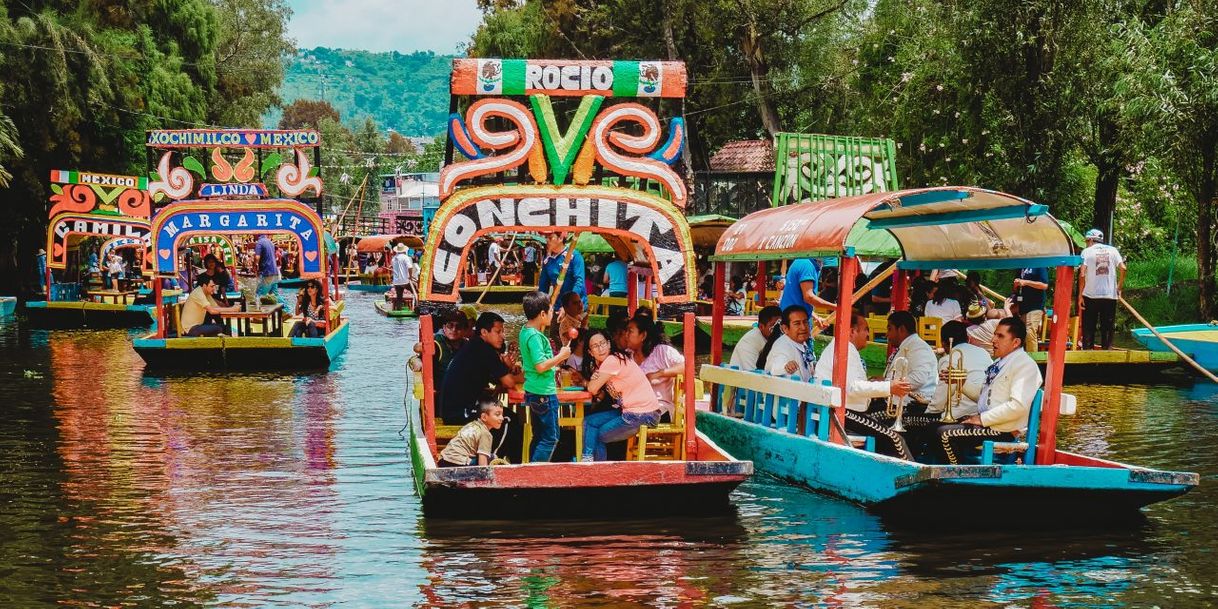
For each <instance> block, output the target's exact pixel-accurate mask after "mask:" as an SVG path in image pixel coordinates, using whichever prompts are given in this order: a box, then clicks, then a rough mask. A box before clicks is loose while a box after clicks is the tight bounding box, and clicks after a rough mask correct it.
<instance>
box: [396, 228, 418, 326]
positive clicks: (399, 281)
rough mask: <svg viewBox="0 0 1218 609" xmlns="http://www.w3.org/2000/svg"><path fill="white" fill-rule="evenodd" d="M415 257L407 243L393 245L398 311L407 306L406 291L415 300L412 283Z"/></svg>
mask: <svg viewBox="0 0 1218 609" xmlns="http://www.w3.org/2000/svg"><path fill="white" fill-rule="evenodd" d="M413 267H414V259H412V258H411V257H410V248H408V247H406V244H405V243H399V244H397V245H395V246H393V309H394V310H395V311H396V310H398V309H402V308H404V307H405V306H406V292H410V298H411V301H412V302H413V301H414V298H415V294H414V286H412V285H411V283H410V277H411V275H412V274H413Z"/></svg>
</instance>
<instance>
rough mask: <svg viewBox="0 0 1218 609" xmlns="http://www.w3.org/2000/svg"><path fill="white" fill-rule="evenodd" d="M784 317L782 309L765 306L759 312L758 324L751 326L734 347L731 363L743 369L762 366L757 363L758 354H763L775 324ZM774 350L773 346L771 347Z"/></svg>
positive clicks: (754, 368)
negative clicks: (762, 351)
mask: <svg viewBox="0 0 1218 609" xmlns="http://www.w3.org/2000/svg"><path fill="white" fill-rule="evenodd" d="M781 319H782V309H780V308H778V307H775V306H773V305H771V306H768V307H765V308H764V309H762V310H761V311H760V312H758V313H757V325H756V326H754V327H753V328H751V329H750V330H749V331H748V332H745V333H744V336H741V337H740V340H739V341H737V342H736V348H734V349H732V359H731V361H730V362H728V363H729V364H731V365H732V366H735V367H737V368H740V369H741V370H756V369H757V368H759V367H760V366H758V365H757V356H759V355H761V350H762V349H763V348H765V345H766V342H767V341H769V340H770V335H771V334H773V333H774V332H775V331H776V330H775V326H777V325H778V322H779V321H781ZM771 350H773V347H771Z"/></svg>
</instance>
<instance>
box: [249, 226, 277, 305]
mask: <svg viewBox="0 0 1218 609" xmlns="http://www.w3.org/2000/svg"><path fill="white" fill-rule="evenodd" d="M254 262H255V264H256V265H257V267H258V291H257V292H256V296H257V297H258V298H262V297H263V296H268V295H269V296H271V297H272V298H273V299H274V301H275V302H279V279H280V277H279V265H278V264H277V263H276V262H275V244H274V243H273V242H272V241H271V238H270V237H268V236H267V235H265V234H262V235H258V241H257V243H255V244H254Z"/></svg>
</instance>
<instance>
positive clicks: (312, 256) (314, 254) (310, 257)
mask: <svg viewBox="0 0 1218 609" xmlns="http://www.w3.org/2000/svg"><path fill="white" fill-rule="evenodd" d="M304 257H305V260H308V261H309V262H313V261H314V260H317V252H305V253H304Z"/></svg>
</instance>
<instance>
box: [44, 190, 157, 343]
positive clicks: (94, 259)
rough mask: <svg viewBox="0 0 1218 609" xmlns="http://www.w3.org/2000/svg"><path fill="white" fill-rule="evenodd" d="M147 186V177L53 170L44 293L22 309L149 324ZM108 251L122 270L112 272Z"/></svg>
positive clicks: (56, 321)
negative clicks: (146, 284) (114, 255)
mask: <svg viewBox="0 0 1218 609" xmlns="http://www.w3.org/2000/svg"><path fill="white" fill-rule="evenodd" d="M149 194H150V193H149V191H148V178H145V177H136V176H120V175H109V174H100V173H90V172H85V171H67V170H58V169H57V170H53V171H51V208H50V213H49V219H50V223H49V225H48V226H47V243H46V256H47V258H46V274H45V277H44V280H45V282H46V294H47V299H46V300H45V301H30V302H26V303H25V312H26V316H27V317H28V318H29V320H30V322H31V323H32V324H33V325H34V326H36V327H44V328H85V327H88V328H136V327H140V326H148V325H150V324H152V320H153V315H152V298H151V292H150V290H149V289H148V288H147V287H146V286H145V280H146V277H145V272H146V271H147V270H148V269H150V268H151V266H150V265H151V256H149V255H148V252H149V250H148V246H149V239H148V227H149V220H148V219H149V217H150V216H151V215H152V198H151V197H150V196H149ZM110 254H117V255H118V256H119V257H120V258H121V259H122V264H123V271H122V272H121V273H113V274H112V273H111V272H110V271H111V268H110V264H109V263H110V262H111V261H112V258H111V256H110ZM116 270H117V269H116ZM57 274H58V277H56V275H57ZM112 275H117V276H112ZM177 293H178V292H171V293H169V294H168V295H167V297H169V298H173V297H176V294H177Z"/></svg>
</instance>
